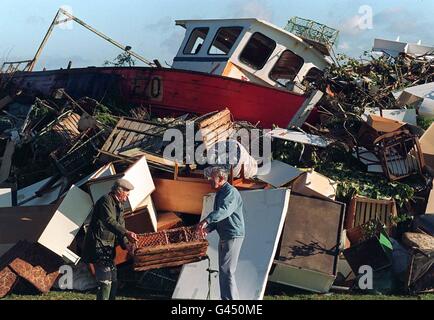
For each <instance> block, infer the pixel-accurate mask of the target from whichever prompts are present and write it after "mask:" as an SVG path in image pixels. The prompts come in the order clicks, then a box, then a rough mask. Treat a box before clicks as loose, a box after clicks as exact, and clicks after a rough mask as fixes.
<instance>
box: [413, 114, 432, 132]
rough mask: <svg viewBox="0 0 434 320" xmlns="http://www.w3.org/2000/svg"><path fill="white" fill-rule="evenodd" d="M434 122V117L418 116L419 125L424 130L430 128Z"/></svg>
mask: <svg viewBox="0 0 434 320" xmlns="http://www.w3.org/2000/svg"><path fill="white" fill-rule="evenodd" d="M433 122H434V117H422V116H418V117H417V125H418V126H419V127H421V128H422V129H423V130H428V128H429V127H430V126H431V124H432V123H433Z"/></svg>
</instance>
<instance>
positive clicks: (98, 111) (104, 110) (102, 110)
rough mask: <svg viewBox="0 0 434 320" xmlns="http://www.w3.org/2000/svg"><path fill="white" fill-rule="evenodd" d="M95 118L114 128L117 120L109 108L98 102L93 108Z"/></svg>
mask: <svg viewBox="0 0 434 320" xmlns="http://www.w3.org/2000/svg"><path fill="white" fill-rule="evenodd" d="M95 119H96V120H97V121H99V122H100V123H102V124H103V125H105V126H108V127H111V128H114V127H115V126H116V123H117V122H118V120H117V119H116V117H115V116H113V114H112V113H111V111H110V109H109V108H108V107H106V106H105V105H103V104H101V103H99V104H98V105H97V106H96V108H95Z"/></svg>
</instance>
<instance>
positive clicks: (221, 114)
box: [199, 109, 231, 128]
mask: <svg viewBox="0 0 434 320" xmlns="http://www.w3.org/2000/svg"><path fill="white" fill-rule="evenodd" d="M228 114H229V115H230V114H231V112H230V111H229V110H228V109H225V110H223V111H220V112H218V113H216V114H215V115H213V116H211V117H209V118H208V119H205V120H203V121H201V122H200V123H199V128H204V127H207V126H209V125H210V124H212V123H214V122H216V121H218V120H219V119H220V118H223V117H225V116H226V115H228Z"/></svg>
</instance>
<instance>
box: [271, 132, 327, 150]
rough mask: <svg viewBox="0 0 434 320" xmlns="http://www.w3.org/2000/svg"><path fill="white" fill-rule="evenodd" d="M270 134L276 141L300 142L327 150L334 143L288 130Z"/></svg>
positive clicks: (319, 137)
mask: <svg viewBox="0 0 434 320" xmlns="http://www.w3.org/2000/svg"><path fill="white" fill-rule="evenodd" d="M269 134H270V136H271V137H272V138H275V139H281V140H286V141H292V142H298V143H302V144H308V145H312V146H317V147H322V148H325V147H327V146H328V145H329V144H330V143H332V141H331V140H328V139H325V138H323V137H321V136H317V135H313V134H309V133H303V132H299V131H293V130H287V129H280V128H278V129H274V130H272V131H270V132H269Z"/></svg>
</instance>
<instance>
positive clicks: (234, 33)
mask: <svg viewBox="0 0 434 320" xmlns="http://www.w3.org/2000/svg"><path fill="white" fill-rule="evenodd" d="M241 31H243V28H242V27H229V28H227V27H225V28H220V29H219V30H218V31H217V35H216V37H215V38H214V41H213V43H212V45H211V47H210V48H209V51H208V53H209V54H212V55H227V54H228V53H229V51H231V49H232V47H233V46H234V44H235V42H236V41H237V39H238V37H239V36H240V34H241Z"/></svg>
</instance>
